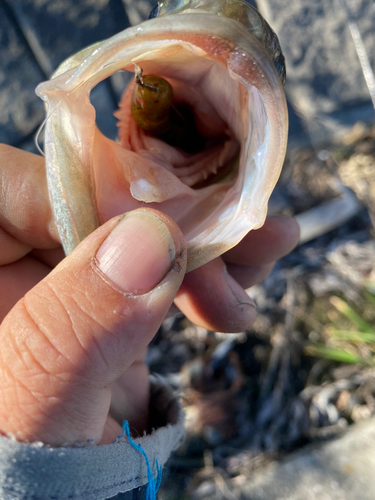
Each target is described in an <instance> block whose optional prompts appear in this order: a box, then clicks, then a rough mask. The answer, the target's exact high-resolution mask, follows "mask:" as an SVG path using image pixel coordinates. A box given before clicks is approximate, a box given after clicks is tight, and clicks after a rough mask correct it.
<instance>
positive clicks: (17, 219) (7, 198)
mask: <svg viewBox="0 0 375 500" xmlns="http://www.w3.org/2000/svg"><path fill="white" fill-rule="evenodd" d="M0 192H1V197H0V227H1V228H2V229H3V231H5V234H7V235H9V236H10V237H9V238H8V239H7V238H5V237H4V236H3V237H2V240H3V241H2V242H3V244H4V243H5V249H6V253H7V254H8V255H12V253H14V254H16V253H17V254H19V252H20V251H21V250H20V248H22V247H25V246H26V250H25V251H28V250H27V247H32V248H34V247H36V248H54V247H56V246H58V242H59V237H58V235H57V231H56V227H55V224H54V222H53V218H52V213H51V209H50V204H49V200H48V191H47V181H46V173H45V168H44V159H43V158H41V157H40V156H37V155H33V154H31V153H27V152H25V151H21V150H19V149H16V148H12V147H11V146H7V145H5V144H0ZM2 253H3V252H2ZM21 253H22V252H21Z"/></svg>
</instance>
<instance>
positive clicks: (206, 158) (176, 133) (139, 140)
mask: <svg viewBox="0 0 375 500" xmlns="http://www.w3.org/2000/svg"><path fill="white" fill-rule="evenodd" d="M183 51H184V49H182V48H179V49H176V50H175V53H174V57H171V55H170V54H169V57H167V58H165V57H163V58H162V59H161V58H158V56H156V59H154V60H153V61H152V63H151V64H150V62H149V61H142V64H143V66H144V67H146V68H147V70H148V72H150V73H151V74H152V75H157V77H162V78H163V79H165V80H166V81H167V82H168V83H169V84H170V85H171V88H172V89H173V100H172V105H171V109H170V117H169V121H170V125H169V128H168V131H167V132H163V131H162V132H159V131H158V130H157V129H156V130H152V131H151V132H150V131H148V130H144V129H143V128H142V127H141V126H138V124H137V123H136V121H135V120H134V118H133V117H132V114H131V112H130V110H131V104H132V100H134V97H133V96H134V87H136V85H137V83H136V82H135V81H134V82H133V83H132V84H130V85H129V87H128V89H127V90H126V91H125V92H124V94H123V97H122V99H121V102H120V104H119V110H118V111H117V112H116V113H115V116H116V117H117V118H118V120H119V121H118V128H119V134H118V139H119V143H120V145H121V146H122V147H123V148H124V149H126V150H130V151H133V152H135V153H137V154H139V156H140V157H141V158H142V160H146V161H148V162H149V164H150V168H152V164H157V165H158V166H161V167H162V168H164V169H166V170H168V171H169V172H171V173H172V174H173V175H174V176H175V177H176V178H177V179H178V180H179V181H180V182H181V183H183V184H184V185H185V186H188V187H190V188H192V189H204V188H206V187H208V186H212V185H213V184H216V183H231V182H232V181H233V180H234V179H235V178H236V176H237V174H238V167H239V155H240V141H239V138H237V137H236V130H235V123H234V121H233V117H234V116H236V115H237V113H238V109H236V108H238V98H239V95H238V94H239V89H238V88H237V86H236V85H235V84H234V82H233V81H231V79H229V78H228V77H227V73H226V72H225V71H223V70H222V68H221V67H220V66H219V67H217V68H215V67H214V66H215V64H216V63H214V62H213V61H208V60H204V61H203V64H202V61H199V60H197V59H198V58H197V57H195V58H194V55H192V54H189V53H188V54H181V52H183ZM185 51H186V49H185ZM176 52H178V53H179V61H181V59H183V61H184V71H183V72H181V71H180V68H179V67H178V66H177V67H176V64H174V63H175V60H173V59H176V55H177V54H176ZM170 59H172V60H170ZM179 64H181V63H179ZM151 81H152V80H151ZM151 98H152V99H150V103H146V104H145V103H144V101H142V102H143V105H144V106H145V107H149V108H152V105H153V104H154V102H156V103H159V101H158V100H157V98H158V96H155V97H154V96H153V95H152V94H151ZM136 99H137V98H136ZM154 99H155V100H154ZM137 100H138V99H137ZM139 106H141V103H139ZM138 109H140V108H138ZM228 185H229V184H228Z"/></svg>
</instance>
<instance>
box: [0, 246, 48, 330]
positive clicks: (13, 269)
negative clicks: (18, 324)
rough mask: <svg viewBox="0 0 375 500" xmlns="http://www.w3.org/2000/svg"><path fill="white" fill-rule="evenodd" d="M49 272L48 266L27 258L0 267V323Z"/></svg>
mask: <svg viewBox="0 0 375 500" xmlns="http://www.w3.org/2000/svg"><path fill="white" fill-rule="evenodd" d="M50 270H51V269H50V268H49V267H48V266H45V265H44V264H42V263H40V262H38V261H36V260H35V259H33V258H31V257H28V256H26V257H23V258H22V259H20V260H18V261H17V262H13V263H12V264H8V265H6V266H2V267H0V322H2V321H3V319H4V318H5V316H6V315H7V314H8V312H9V311H10V310H11V309H12V307H13V306H14V305H15V304H16V303H17V302H18V301H19V300H20V299H21V298H22V297H23V296H24V295H25V294H26V293H27V292H28V291H29V290H31V288H33V287H34V286H35V285H36V284H37V283H39V281H41V280H42V279H43V278H45V277H46V276H47V274H48V273H49V272H50Z"/></svg>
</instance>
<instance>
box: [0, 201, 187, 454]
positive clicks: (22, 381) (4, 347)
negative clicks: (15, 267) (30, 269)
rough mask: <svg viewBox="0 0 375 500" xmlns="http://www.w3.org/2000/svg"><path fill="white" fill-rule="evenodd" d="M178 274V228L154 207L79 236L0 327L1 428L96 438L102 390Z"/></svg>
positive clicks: (153, 325)
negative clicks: (74, 243)
mask: <svg viewBox="0 0 375 500" xmlns="http://www.w3.org/2000/svg"><path fill="white" fill-rule="evenodd" d="M185 269H186V247H185V242H184V239H183V235H182V233H181V231H180V229H179V228H178V227H177V225H176V224H175V223H174V222H173V221H172V220H171V219H169V218H168V217H167V216H165V215H164V214H161V213H159V212H156V211H154V210H149V209H139V210H135V211H133V212H129V213H127V214H125V216H120V217H116V218H115V219H112V220H111V221H109V222H107V223H106V224H105V225H103V226H101V227H100V228H99V229H97V230H96V231H95V232H94V233H92V234H91V235H90V236H89V237H88V238H86V239H85V240H84V241H83V242H82V243H81V244H80V245H79V246H78V247H77V248H76V250H75V251H74V252H72V254H71V255H69V256H68V257H67V258H66V259H64V260H63V261H62V262H61V263H60V264H59V265H58V266H57V267H56V268H55V269H54V271H53V272H52V273H51V274H49V275H48V276H47V277H46V278H45V279H44V280H43V281H41V282H40V283H39V284H38V285H37V286H35V287H34V288H33V289H32V290H31V291H30V292H29V293H28V294H27V295H26V296H25V297H24V298H23V299H22V300H20V301H19V302H18V303H17V304H16V306H15V307H14V308H13V309H12V310H11V312H10V313H9V314H8V316H7V317H6V318H5V319H4V321H3V323H2V325H1V329H0V429H1V430H2V431H3V432H10V433H12V434H14V435H16V437H17V439H19V440H23V441H25V440H28V441H35V440H41V441H44V442H48V443H49V444H52V445H53V444H55V445H58V444H62V443H72V442H82V441H85V440H87V439H93V440H94V441H96V442H100V439H101V437H102V434H103V429H104V426H105V424H106V420H107V417H108V411H109V407H110V401H111V389H110V387H109V386H110V384H111V383H113V382H114V381H116V380H117V379H118V378H119V377H120V376H121V375H122V374H123V373H124V372H125V371H126V370H127V369H128V368H129V367H130V366H131V364H132V363H133V362H134V361H136V360H137V359H139V358H140V356H141V353H142V352H143V351H144V350H145V348H146V347H147V345H148V343H149V342H150V340H151V339H152V337H153V336H154V335H155V333H156V331H157V330H158V328H159V326H160V324H161V322H162V321H163V319H164V317H165V315H166V313H167V311H168V309H169V307H170V305H171V304H172V302H173V299H174V297H175V295H176V293H177V290H178V288H179V286H180V284H181V282H182V279H183V277H184V274H185Z"/></svg>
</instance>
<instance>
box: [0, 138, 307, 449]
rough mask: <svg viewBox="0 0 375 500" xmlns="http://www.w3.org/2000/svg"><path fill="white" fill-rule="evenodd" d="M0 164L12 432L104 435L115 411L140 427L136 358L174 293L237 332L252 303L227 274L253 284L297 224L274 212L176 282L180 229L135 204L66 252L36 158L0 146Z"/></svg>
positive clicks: (1, 424)
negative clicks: (232, 245)
mask: <svg viewBox="0 0 375 500" xmlns="http://www.w3.org/2000/svg"><path fill="white" fill-rule="evenodd" d="M0 172H1V176H0V186H1V193H2V196H1V199H0V241H1V248H2V251H1V254H0V266H1V267H0V297H1V303H0V318H1V319H3V318H5V319H4V320H3V322H2V325H1V329H0V335H1V344H0V346H1V347H0V402H1V404H0V429H1V430H2V431H3V432H11V433H13V434H15V435H16V437H17V438H18V439H19V440H28V441H35V440H41V441H43V442H46V443H49V444H52V445H59V444H62V443H65V442H68V443H73V442H82V441H86V440H87V439H93V440H94V441H96V442H101V443H108V442H111V441H112V440H113V439H114V438H115V437H116V436H118V435H119V434H121V426H120V421H121V420H123V419H127V420H129V422H130V425H131V426H134V427H136V428H138V430H140V431H142V430H143V429H144V428H145V427H146V422H147V405H148V401H149V392H148V370H147V366H146V365H145V364H144V363H143V358H144V354H145V350H146V348H147V344H148V343H149V342H150V340H151V339H152V337H153V336H154V334H155V333H156V331H157V329H158V327H159V326H160V324H161V322H162V320H163V318H164V316H165V315H166V313H167V311H168V309H169V307H170V305H171V303H172V301H173V299H174V298H175V295H176V294H177V298H176V304H177V306H178V307H179V308H180V309H181V310H182V311H183V312H184V313H185V314H186V315H187V316H188V317H190V318H191V319H192V320H193V321H195V322H196V323H198V324H201V325H203V326H205V327H207V328H209V329H213V330H221V331H231V332H234V331H241V330H245V329H247V328H249V327H250V326H251V323H252V322H253V320H254V319H255V314H256V312H255V308H254V305H253V304H252V302H251V300H250V299H249V298H248V296H247V295H246V293H245V292H244V290H243V289H242V287H241V286H240V285H239V284H238V283H237V282H236V281H235V279H234V278H236V279H237V280H238V281H239V282H240V284H241V285H242V286H250V285H251V284H254V283H256V282H258V281H259V280H260V279H261V278H262V277H264V275H265V274H266V273H267V272H268V271H269V270H270V268H271V266H272V264H271V262H272V261H274V260H275V259H277V258H279V257H280V256H282V255H284V254H285V253H287V252H288V251H290V250H291V249H292V248H293V246H294V245H295V244H296V243H297V241H298V226H297V225H296V223H295V222H294V221H292V220H291V219H288V218H271V219H269V220H268V222H267V223H266V224H265V226H264V227H263V228H262V229H260V230H258V231H253V232H251V233H250V234H249V235H248V236H246V237H245V238H244V240H243V241H242V242H241V243H240V244H239V245H238V246H237V247H236V248H234V249H232V250H231V251H229V252H227V254H225V255H224V256H223V259H224V260H223V259H221V258H219V259H215V260H214V261H212V262H210V263H208V264H206V265H205V266H202V268H200V269H197V270H196V271H193V272H191V273H189V274H188V275H187V276H186V277H185V280H184V282H183V283H182V280H183V277H184V273H185V266H186V251H185V244H184V240H183V236H182V234H181V232H180V230H179V229H178V227H177V226H176V225H175V224H174V223H173V222H172V221H171V220H170V219H168V218H167V217H165V216H164V215H163V214H160V213H157V212H155V211H149V210H146V209H142V210H137V211H135V212H131V213H130V215H126V216H125V217H122V216H119V217H115V218H114V219H111V220H110V221H108V222H107V223H106V224H104V225H103V226H101V227H100V228H99V229H98V230H97V231H95V232H94V233H93V234H91V235H90V236H89V237H88V238H86V240H85V241H83V242H82V243H81V245H79V247H78V248H77V249H76V250H75V251H74V252H73V253H72V254H71V255H70V256H68V257H67V258H66V259H63V252H62V249H61V247H60V245H59V238H58V235H57V231H56V228H55V225H54V222H53V219H52V215H51V211H50V206H49V202H48V193H47V187H46V180H45V172H44V161H43V159H42V158H40V157H38V156H35V155H31V154H29V153H25V152H22V151H19V150H16V149H14V148H10V147H8V146H1V147H0ZM150 250H152V251H150ZM106 252H109V254H107V253H106ZM108 255H109V257H108ZM224 261H225V262H226V263H227V270H228V272H226V271H225V266H224ZM181 283H182V285H181ZM178 290H179V291H178ZM25 294H26V295H25ZM9 311H10V312H9ZM8 313H9V314H8Z"/></svg>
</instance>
